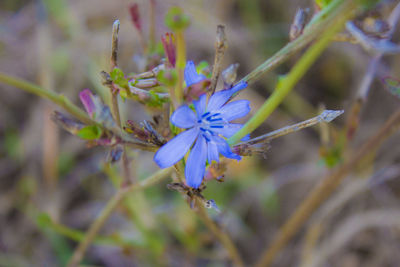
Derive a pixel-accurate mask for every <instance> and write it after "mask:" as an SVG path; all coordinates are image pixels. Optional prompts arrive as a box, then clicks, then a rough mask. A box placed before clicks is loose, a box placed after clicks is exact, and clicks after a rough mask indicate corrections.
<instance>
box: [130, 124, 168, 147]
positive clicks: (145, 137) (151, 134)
mask: <svg viewBox="0 0 400 267" xmlns="http://www.w3.org/2000/svg"><path fill="white" fill-rule="evenodd" d="M124 130H125V131H126V132H127V133H130V134H133V135H134V136H135V138H137V139H139V140H142V141H145V142H150V143H152V144H155V145H158V146H162V145H164V144H165V140H164V138H163V137H162V136H161V135H159V134H158V133H157V131H156V130H154V128H153V126H152V125H151V124H150V123H149V122H147V121H144V122H143V123H142V125H141V127H139V126H137V125H136V124H135V123H134V122H133V121H131V120H128V121H127V126H125V127H124Z"/></svg>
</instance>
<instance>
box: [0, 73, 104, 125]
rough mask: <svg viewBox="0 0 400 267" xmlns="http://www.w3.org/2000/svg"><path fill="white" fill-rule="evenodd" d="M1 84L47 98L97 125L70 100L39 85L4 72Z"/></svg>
mask: <svg viewBox="0 0 400 267" xmlns="http://www.w3.org/2000/svg"><path fill="white" fill-rule="evenodd" d="M0 82H2V83H5V84H8V85H11V86H14V87H16V88H19V89H22V90H24V91H26V92H28V93H32V94H35V95H37V96H40V97H43V98H46V99H48V100H50V101H52V102H54V103H55V104H57V105H59V106H60V107H62V108H64V109H65V110H66V111H67V112H68V113H70V114H71V115H73V116H74V117H75V118H77V119H78V120H80V121H82V122H84V123H86V124H96V122H94V121H93V120H92V119H90V118H89V116H88V115H87V114H86V113H85V112H84V111H83V110H82V109H80V108H78V107H77V106H76V105H74V104H73V103H72V102H71V101H70V100H69V99H68V98H66V97H65V96H64V95H62V94H57V93H55V92H53V91H50V90H46V89H44V88H42V87H40V86H38V85H35V84H33V83H30V82H28V81H24V80H22V79H19V78H16V77H13V76H11V75H8V74H5V73H2V72H0Z"/></svg>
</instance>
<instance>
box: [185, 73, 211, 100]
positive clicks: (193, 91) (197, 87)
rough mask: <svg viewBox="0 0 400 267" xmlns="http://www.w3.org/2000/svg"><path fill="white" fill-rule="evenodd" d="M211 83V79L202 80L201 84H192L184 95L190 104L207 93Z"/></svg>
mask: <svg viewBox="0 0 400 267" xmlns="http://www.w3.org/2000/svg"><path fill="white" fill-rule="evenodd" d="M210 84H211V81H210V80H209V79H205V80H202V81H201V82H198V83H195V84H192V85H191V86H189V87H187V88H185V91H184V95H185V99H186V100H187V101H188V102H192V101H193V100H196V99H198V98H199V97H200V96H201V95H202V94H204V93H206V91H207V88H208V87H209V86H210Z"/></svg>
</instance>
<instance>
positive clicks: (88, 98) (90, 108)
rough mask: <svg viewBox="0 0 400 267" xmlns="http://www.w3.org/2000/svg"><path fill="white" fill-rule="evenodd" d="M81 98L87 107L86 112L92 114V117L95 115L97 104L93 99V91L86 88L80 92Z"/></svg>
mask: <svg viewBox="0 0 400 267" xmlns="http://www.w3.org/2000/svg"><path fill="white" fill-rule="evenodd" d="M79 98H80V99H81V102H82V104H83V106H84V107H85V109H86V112H87V113H88V114H89V115H90V117H93V113H94V109H95V105H94V102H93V99H92V98H93V94H92V92H91V91H90V90H89V89H85V90H83V91H82V92H80V93H79Z"/></svg>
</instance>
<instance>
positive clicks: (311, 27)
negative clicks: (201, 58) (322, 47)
mask: <svg viewBox="0 0 400 267" xmlns="http://www.w3.org/2000/svg"><path fill="white" fill-rule="evenodd" d="M350 4H351V1H345V0H336V1H332V2H331V3H330V4H329V5H328V6H326V7H325V8H324V9H323V10H322V11H320V12H319V13H318V14H317V15H315V16H314V18H313V19H312V20H311V21H310V23H308V25H307V26H306V27H305V29H304V32H303V33H302V35H300V36H299V37H298V38H297V39H295V40H293V41H291V42H290V43H288V44H287V45H285V46H284V47H282V48H281V49H280V50H279V51H278V52H276V53H275V54H274V55H273V56H272V57H270V58H269V59H267V60H266V61H265V62H264V63H262V64H261V65H259V66H258V67H257V68H256V69H254V70H253V71H252V72H250V73H249V74H247V75H246V76H245V77H244V78H243V79H241V80H240V81H246V82H247V83H249V84H251V83H253V82H255V81H257V80H258V79H260V77H261V76H262V75H264V74H265V73H267V72H269V71H271V70H272V69H274V68H275V67H277V66H279V65H280V64H282V63H283V62H284V61H286V60H287V59H288V58H289V57H290V56H292V55H293V54H294V53H296V52H297V51H299V50H300V49H302V48H304V47H305V46H306V45H307V44H309V43H310V42H311V41H313V40H314V39H316V38H318V37H319V36H320V35H321V33H322V32H323V31H324V30H325V29H326V27H327V25H328V24H329V23H330V22H331V21H332V20H333V19H335V18H336V17H337V16H339V15H340V13H341V12H342V10H344V9H349V8H350Z"/></svg>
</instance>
